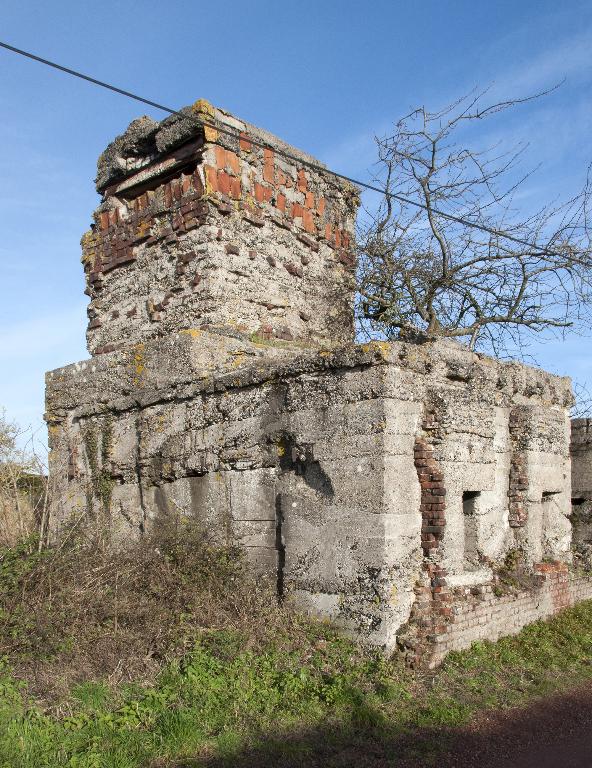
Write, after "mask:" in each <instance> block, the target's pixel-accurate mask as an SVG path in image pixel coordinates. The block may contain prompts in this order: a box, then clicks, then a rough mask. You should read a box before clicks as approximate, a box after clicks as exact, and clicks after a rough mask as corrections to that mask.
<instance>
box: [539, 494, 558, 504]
mask: <svg viewBox="0 0 592 768" xmlns="http://www.w3.org/2000/svg"><path fill="white" fill-rule="evenodd" d="M558 493H559V491H543V495H542V497H541V501H542V502H543V504H546V503H547V502H548V501H551V499H552V498H553V496H557V494H558Z"/></svg>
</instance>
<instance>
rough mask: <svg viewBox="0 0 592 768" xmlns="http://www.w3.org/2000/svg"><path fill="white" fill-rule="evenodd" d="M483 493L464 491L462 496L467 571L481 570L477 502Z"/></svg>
mask: <svg viewBox="0 0 592 768" xmlns="http://www.w3.org/2000/svg"><path fill="white" fill-rule="evenodd" d="M480 495H481V491H464V492H463V495H462V506H463V520H464V529H465V554H464V566H465V570H467V571H474V570H476V569H477V568H479V565H480V563H479V547H478V543H479V542H478V536H477V514H476V513H477V500H478V498H479V496H480Z"/></svg>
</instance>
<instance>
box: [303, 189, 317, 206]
mask: <svg viewBox="0 0 592 768" xmlns="http://www.w3.org/2000/svg"><path fill="white" fill-rule="evenodd" d="M304 205H305V207H306V208H314V207H315V199H314V195H313V193H312V192H307V193H306V196H305V198H304Z"/></svg>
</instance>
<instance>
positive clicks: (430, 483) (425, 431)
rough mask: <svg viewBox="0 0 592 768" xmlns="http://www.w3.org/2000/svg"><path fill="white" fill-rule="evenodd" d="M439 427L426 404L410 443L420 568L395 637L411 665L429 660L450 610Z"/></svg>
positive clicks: (435, 414)
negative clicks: (443, 557) (436, 444)
mask: <svg viewBox="0 0 592 768" xmlns="http://www.w3.org/2000/svg"><path fill="white" fill-rule="evenodd" d="M439 431H440V424H439V420H438V416H437V411H436V409H434V408H433V407H429V406H428V407H427V408H426V412H425V414H424V418H423V421H422V436H421V437H417V438H416V440H415V446H414V463H415V470H416V472H417V479H418V480H419V485H420V488H421V502H420V511H421V517H422V524H421V546H422V550H423V555H424V561H423V563H422V571H423V572H422V576H421V578H420V580H419V581H418V583H417V584H416V586H415V589H414V592H415V602H414V604H413V608H412V609H411V616H410V619H409V622H408V624H407V627H406V628H405V629H404V630H403V631H402V632H400V633H399V637H398V644H399V647H400V649H401V650H402V651H403V653H404V656H405V659H406V662H407V664H408V665H409V666H411V667H419V666H422V665H424V664H425V663H426V661H429V659H430V656H431V642H432V638H433V637H434V636H435V635H436V634H437V633H439V632H442V631H443V630H444V625H445V622H446V621H448V619H449V617H450V616H451V612H452V609H451V604H450V601H451V599H452V595H451V592H450V589H449V588H448V585H447V582H446V576H447V572H446V569H445V568H443V567H442V566H441V564H440V563H439V562H438V560H439V557H438V556H439V552H438V549H439V546H440V542H441V541H442V537H443V536H444V530H445V528H446V502H445V498H446V487H445V484H444V473H443V472H442V470H441V467H440V464H439V463H438V461H437V460H436V459H435V458H434V448H433V446H432V444H431V442H432V440H433V439H438V435H439Z"/></svg>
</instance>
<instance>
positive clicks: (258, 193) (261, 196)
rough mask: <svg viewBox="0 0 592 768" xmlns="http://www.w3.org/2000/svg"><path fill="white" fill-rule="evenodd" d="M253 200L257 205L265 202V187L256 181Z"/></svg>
mask: <svg viewBox="0 0 592 768" xmlns="http://www.w3.org/2000/svg"><path fill="white" fill-rule="evenodd" d="M255 200H256V201H257V202H258V203H262V202H263V201H264V200H265V187H264V186H263V184H259V182H258V181H256V182H255Z"/></svg>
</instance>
